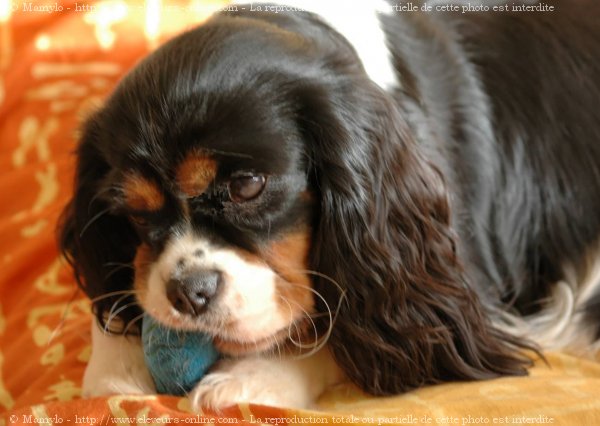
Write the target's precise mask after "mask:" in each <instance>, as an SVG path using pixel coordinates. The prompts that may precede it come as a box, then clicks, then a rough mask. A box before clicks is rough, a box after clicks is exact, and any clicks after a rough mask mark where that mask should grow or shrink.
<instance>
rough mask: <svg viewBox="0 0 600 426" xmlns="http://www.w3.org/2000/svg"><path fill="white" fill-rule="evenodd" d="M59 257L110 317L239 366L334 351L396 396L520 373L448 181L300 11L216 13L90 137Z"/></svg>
mask: <svg viewBox="0 0 600 426" xmlns="http://www.w3.org/2000/svg"><path fill="white" fill-rule="evenodd" d="M78 160H79V162H78V170H77V179H76V188H75V195H74V197H73V200H72V202H71V203H70V205H69V207H68V208H67V210H66V211H65V216H64V221H63V230H62V245H63V249H64V251H65V252H66V254H67V256H68V258H69V259H70V260H71V262H72V264H73V265H74V267H75V271H76V274H77V277H78V280H79V282H80V285H81V286H82V288H83V289H84V290H85V291H86V292H87V294H88V295H89V296H90V297H91V298H92V299H93V301H94V306H95V310H96V314H97V316H98V318H99V320H100V321H101V322H108V323H109V324H108V326H109V327H110V325H111V324H110V323H111V321H112V320H113V319H114V318H120V319H121V320H123V321H124V322H125V324H127V323H129V322H131V321H135V320H136V319H138V318H139V316H138V315H139V313H140V312H141V309H140V307H141V308H142V309H143V310H145V311H147V312H149V313H150V314H151V315H153V316H154V317H156V318H157V319H158V320H159V321H161V322H163V323H165V324H167V325H169V326H171V327H174V328H180V329H188V330H202V331H205V332H207V333H209V334H211V335H212V336H214V341H215V344H216V346H217V348H218V349H219V350H221V351H222V352H224V353H227V354H234V355H241V354H245V353H249V352H265V351H273V350H275V351H277V350H278V349H281V347H282V345H288V346H291V347H296V348H301V349H306V348H310V347H314V346H316V345H319V344H320V343H321V342H322V341H324V340H325V339H327V343H328V344H329V347H330V348H331V350H332V351H333V353H334V356H335V358H336V359H337V361H338V363H340V365H341V366H342V367H343V368H344V369H345V371H346V373H347V374H348V375H349V377H350V378H351V379H353V380H354V381H355V382H356V383H358V384H359V385H360V386H361V387H363V388H364V389H366V390H368V391H370V392H374V393H392V392H398V391H401V390H404V389H408V388H411V387H414V386H418V385H421V384H424V383H431V382H436V381H439V380H442V379H446V378H447V379H471V378H482V377H492V376H494V375H497V374H504V373H517V372H521V371H522V360H520V359H518V358H515V357H514V356H513V355H512V354H511V345H512V344H514V343H515V342H514V341H511V340H510V338H508V337H507V336H505V335H503V334H501V333H500V332H498V331H497V330H495V329H494V328H492V327H491V326H490V325H489V324H488V321H487V320H486V319H485V318H484V315H483V314H482V312H481V308H480V307H479V304H478V302H477V300H476V298H475V296H474V295H473V293H472V292H471V291H470V290H469V288H468V285H466V283H465V280H464V278H463V272H462V269H461V266H460V263H459V261H458V259H457V257H456V250H455V242H454V237H453V234H452V231H451V229H450V217H449V216H450V212H449V207H448V200H447V194H446V190H445V186H444V182H443V179H442V177H441V176H440V174H439V173H438V172H437V170H436V169H435V168H434V167H433V166H431V165H430V164H429V163H428V162H427V161H426V160H425V159H424V158H423V157H422V155H421V154H420V152H419V150H418V148H417V146H416V144H415V142H414V140H413V138H412V136H411V133H410V131H409V128H408V126H407V125H406V123H405V121H404V120H403V118H402V115H401V114H400V112H399V110H398V107H397V106H396V105H395V103H394V102H393V100H392V99H391V98H390V97H389V96H388V95H387V94H386V93H385V92H383V91H382V90H381V89H380V88H379V87H378V86H377V85H376V84H374V83H373V82H372V81H371V80H370V79H369V78H368V76H367V75H366V73H365V71H364V69H363V67H362V64H361V62H360V60H359V59H358V57H357V56H356V54H355V52H354V50H353V49H352V47H351V46H350V45H349V44H348V43H347V42H346V41H345V40H344V39H343V37H341V36H340V35H339V34H337V33H336V32H335V31H333V30H332V29H331V28H329V27H328V26H327V25H325V24H324V23H323V22H321V21H320V20H319V19H318V18H317V17H316V16H313V15H310V14H306V13H290V14H266V13H265V14H256V13H255V14H253V15H252V16H249V15H248V16H243V15H242V14H238V15H227V14H222V15H218V16H216V17H215V18H213V19H212V20H211V21H209V22H208V23H207V24H205V25H203V26H202V27H200V28H198V29H195V30H193V31H190V32H188V33H185V34H183V35H181V36H180V37H178V38H176V39H174V40H172V41H171V42H169V43H167V44H166V45H165V46H163V47H162V48H160V49H159V50H158V51H157V52H155V53H154V54H152V55H151V56H150V57H148V58H147V59H146V60H144V61H143V62H142V63H140V64H139V65H138V66H137V67H136V68H135V69H134V70H133V71H132V72H131V73H130V74H129V75H128V76H127V77H126V78H125V79H124V80H123V81H122V82H121V83H120V85H119V86H118V88H117V89H116V91H115V92H114V94H113V95H112V96H111V97H110V99H109V100H108V101H107V103H106V104H105V106H104V107H103V108H102V109H101V110H100V111H98V112H97V113H96V114H95V115H94V116H93V117H91V119H90V120H89V121H88V122H87V124H86V126H85V127H84V129H83V136H82V140H81V144H80V146H79V149H78Z"/></svg>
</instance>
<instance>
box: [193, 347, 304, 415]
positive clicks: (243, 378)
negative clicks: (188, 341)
mask: <svg viewBox="0 0 600 426" xmlns="http://www.w3.org/2000/svg"><path fill="white" fill-rule="evenodd" d="M281 367H282V366H281V365H279V364H278V363H277V362H273V361H272V360H267V359H260V358H251V359H241V360H222V361H220V362H219V363H218V364H217V366H216V368H215V369H214V370H213V372H212V373H210V374H207V375H206V376H205V377H204V378H203V379H202V380H201V381H200V383H198V385H196V387H195V388H194V389H193V390H192V392H190V394H189V398H190V404H191V406H192V408H193V409H194V410H196V411H198V410H199V408H201V407H202V408H208V409H211V410H214V411H217V412H219V411H220V410H221V409H223V408H226V407H229V406H231V405H235V404H237V403H240V402H245V403H252V404H259V405H268V406H277V407H296V408H302V407H305V406H306V405H307V400H308V396H307V395H306V389H305V386H304V383H302V382H301V381H300V382H298V380H297V377H296V378H295V377H291V376H290V373H291V372H290V371H287V372H286V371H284V369H282V368H281ZM292 376H293V375H292ZM295 379H296V380H295Z"/></svg>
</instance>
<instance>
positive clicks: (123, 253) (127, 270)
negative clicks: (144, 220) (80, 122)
mask: <svg viewBox="0 0 600 426" xmlns="http://www.w3.org/2000/svg"><path fill="white" fill-rule="evenodd" d="M77 159H78V163H77V169H76V176H75V188H74V195H73V198H72V199H71V201H70V202H69V204H68V205H67V206H66V207H65V209H64V211H63V213H62V217H61V221H60V224H59V228H58V233H59V243H60V248H61V251H62V253H63V254H64V255H65V257H66V259H67V261H68V262H69V263H70V264H71V265H72V267H73V270H74V273H75V278H76V280H77V283H78V285H79V287H80V288H81V289H82V290H83V291H84V292H85V293H86V294H87V295H88V296H89V297H90V298H91V299H92V301H93V307H94V313H95V315H96V317H97V318H98V320H99V323H100V324H102V325H105V322H106V320H107V319H108V317H109V316H110V318H111V321H110V323H109V324H108V327H107V329H109V330H111V331H119V330H121V331H122V330H124V327H122V326H123V325H126V324H128V323H129V321H130V320H132V319H133V318H135V317H136V316H137V315H138V314H139V312H140V311H139V309H138V308H137V305H136V304H135V302H134V298H133V296H132V294H131V293H128V292H129V291H130V290H131V289H132V283H133V266H132V265H131V262H132V260H133V258H134V256H135V250H136V246H137V244H138V243H139V242H138V239H137V235H136V233H135V231H134V230H133V228H132V226H131V224H130V223H129V221H128V220H127V218H125V217H122V216H118V215H115V214H113V212H112V211H111V208H110V205H109V202H108V201H109V199H110V191H107V190H106V188H104V187H103V181H104V180H105V178H106V175H107V173H108V172H109V166H108V164H107V163H106V161H105V160H104V159H103V157H102V155H101V153H100V152H99V141H98V132H97V122H96V120H95V118H94V117H92V118H91V119H89V120H88V122H87V123H86V125H85V126H84V129H83V133H82V138H81V141H80V144H79V147H78V150H77ZM114 292H117V293H114ZM112 293H114V294H112ZM111 294H112V295H111ZM117 318H118V319H120V320H122V321H112V319H117ZM130 329H131V328H130Z"/></svg>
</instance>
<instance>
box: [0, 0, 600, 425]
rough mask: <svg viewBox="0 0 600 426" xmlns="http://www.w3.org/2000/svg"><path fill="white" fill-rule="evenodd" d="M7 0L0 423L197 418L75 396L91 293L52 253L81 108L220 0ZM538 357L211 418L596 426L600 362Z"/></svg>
mask: <svg viewBox="0 0 600 426" xmlns="http://www.w3.org/2000/svg"><path fill="white" fill-rule="evenodd" d="M324 1H325V0H324ZM7 4H9V5H10V2H6V1H4V0H0V170H2V173H1V174H0V236H1V237H0V413H1V415H0V426H3V425H8V424H21V423H27V422H28V421H29V420H32V421H34V423H35V421H36V420H37V421H38V423H41V422H42V420H44V419H46V420H47V421H45V423H44V424H48V422H50V423H54V424H59V423H60V420H63V424H68V423H70V424H74V423H75V422H79V423H85V424H90V423H92V422H93V421H95V422H97V423H103V424H114V422H113V421H115V420H119V419H120V420H121V422H122V423H126V424H148V423H146V421H147V420H149V419H153V421H154V423H157V424H159V423H162V422H164V421H165V418H164V417H165V416H167V417H168V418H169V419H171V420H172V421H173V420H174V419H180V420H182V421H183V420H186V419H187V420H188V421H193V420H195V421H196V423H200V422H201V420H206V417H196V416H195V415H194V414H192V413H190V412H189V407H188V405H187V401H186V400H185V399H180V398H174V397H165V396H146V397H128V396H115V397H109V398H96V399H92V400H82V399H81V398H80V393H81V384H80V383H81V377H82V374H83V371H84V368H85V363H86V362H87V360H88V359H89V353H90V336H89V323H90V313H89V302H88V301H87V300H86V299H85V297H83V295H82V294H81V293H80V292H77V290H76V287H75V284H74V281H73V278H72V276H71V272H70V271H69V270H68V268H67V267H66V266H65V264H64V261H62V260H61V259H60V258H59V255H58V253H57V250H56V246H55V241H54V224H55V223H56V221H57V219H58V215H59V213H60V210H61V208H62V206H63V205H64V204H65V202H66V201H67V199H68V197H69V194H70V192H71V182H72V177H73V166H74V157H73V155H72V152H73V150H74V148H75V146H76V129H77V126H78V125H79V123H80V121H81V117H83V116H85V114H86V113H88V111H89V110H90V109H91V108H94V106H95V105H98V104H99V103H100V102H102V98H103V97H104V96H105V95H106V94H107V93H109V92H110V90H111V89H112V88H113V87H114V85H115V83H116V82H117V81H118V79H119V78H120V77H121V76H122V75H123V74H124V73H125V72H126V71H127V69H129V68H130V67H131V66H132V65H133V64H134V63H135V62H136V61H137V60H138V59H139V58H141V57H142V56H143V55H145V54H147V53H148V52H149V51H150V50H151V49H153V48H154V47H155V46H156V45H157V43H158V40H161V39H164V38H166V37H168V36H170V35H171V34H174V33H176V32H177V31H181V30H182V29H183V28H184V27H185V26H188V25H192V24H195V23H197V22H199V21H201V20H202V19H203V18H204V17H205V16H206V14H207V13H209V10H210V7H211V6H212V7H214V6H217V5H219V3H218V2H208V1H201V2H197V1H196V2H194V1H192V2H179V3H173V2H169V3H167V2H163V6H165V8H164V9H163V10H162V13H158V14H156V13H155V12H156V10H154V9H152V8H153V7H154V6H156V4H160V2H151V1H149V2H147V5H146V7H141V8H131V7H130V8H128V7H127V3H126V2H123V1H118V0H114V1H106V2H102V3H96V4H95V5H96V6H97V7H96V10H91V11H85V10H83V11H82V10H77V9H76V5H75V3H74V2H62V3H58V5H60V6H62V7H63V11H55V12H52V13H48V12H34V11H23V10H22V9H18V10H15V11H13V12H12V13H10V12H11V8H10V7H9V8H8V9H7V8H3V7H1V6H6V5H7ZM13 4H19V3H16V2H13ZM33 4H34V5H35V4H41V3H33ZM48 4H50V3H48ZM19 5H20V4H19ZM153 5H154V6H153ZM176 5H179V6H181V7H171V8H170V9H167V8H166V6H176ZM190 5H200V6H202V7H196V8H194V9H191V8H186V7H187V6H190ZM79 6H80V7H81V3H79ZM548 360H549V362H550V366H551V368H549V367H548V366H546V365H544V364H543V363H538V365H537V366H536V367H535V368H534V369H533V370H532V372H531V373H532V374H531V376H530V377H521V378H503V379H498V380H494V381H489V382H481V383H461V384H447V385H441V386H433V387H428V388H424V389H420V390H417V391H414V392H410V393H407V394H405V395H401V396H397V397H393V398H373V397H369V396H366V395H363V394H362V393H360V392H359V391H357V390H356V389H355V388H353V387H352V386H350V385H343V386H338V387H336V388H335V389H332V390H331V391H330V392H328V393H327V394H326V395H324V396H323V398H322V399H321V401H320V405H319V407H320V411H294V410H285V409H274V408H268V407H260V406H248V405H240V406H237V407H232V408H230V409H228V410H226V411H225V412H223V413H221V417H220V418H219V419H220V420H227V419H229V420H232V421H233V420H236V421H238V422H239V424H257V423H260V422H264V423H269V424H274V423H279V424H282V423H288V424H315V423H323V422H326V423H335V424H359V423H361V424H364V423H372V424H383V423H393V424H507V423H508V424H558V425H600V364H598V363H594V362H591V361H585V360H582V359H577V358H574V357H571V356H567V355H564V354H549V355H548ZM203 415H207V416H212V417H211V418H214V419H217V417H215V416H217V415H216V413H203ZM29 416H32V417H29ZM129 418H131V419H129Z"/></svg>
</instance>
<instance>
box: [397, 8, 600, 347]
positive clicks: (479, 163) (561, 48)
mask: <svg viewBox="0 0 600 426" xmlns="http://www.w3.org/2000/svg"><path fill="white" fill-rule="evenodd" d="M569 3H570V4H567V3H565V4H561V5H559V6H555V9H554V11H553V12H516V11H515V12H512V11H509V12H487V13H472V12H471V13H464V14H463V13H455V14H449V13H437V14H436V13H431V12H430V13H426V14H397V15H394V16H393V17H392V18H388V19H386V21H385V22H386V26H387V28H388V36H389V37H390V38H392V40H393V41H392V46H393V47H392V50H393V52H394V55H395V59H396V63H397V64H398V68H399V71H400V75H401V76H402V91H401V92H399V95H398V96H397V98H398V100H399V102H400V103H401V104H403V106H404V109H405V111H406V114H407V116H408V117H409V121H411V124H412V125H413V127H414V128H415V129H416V134H421V135H424V138H423V141H422V142H423V144H424V145H427V146H428V149H429V152H430V153H431V156H432V159H433V161H435V162H436V163H437V165H438V167H440V168H441V169H442V170H443V171H444V173H445V175H446V177H447V179H448V181H449V182H448V184H449V185H450V187H451V190H452V194H453V200H452V201H453V205H454V207H455V209H454V211H455V214H454V221H455V225H456V228H457V229H458V231H459V233H460V234H461V241H462V244H461V247H460V249H461V250H462V251H463V252H464V256H463V259H465V260H466V262H467V265H466V266H467V268H468V270H469V272H470V274H471V275H472V276H473V277H474V279H473V284H474V285H475V286H479V287H480V288H479V292H480V294H481V295H482V296H483V298H484V299H487V300H488V303H489V304H494V303H495V302H496V301H498V300H502V301H503V302H505V303H507V304H509V305H512V306H515V307H516V308H517V309H518V311H519V312H520V313H521V314H534V313H536V312H538V311H545V310H547V309H557V308H556V306H554V307H553V306H547V305H544V304H543V302H542V301H543V300H544V298H546V297H547V296H551V295H553V294H555V295H560V294H561V292H562V293H564V292H565V291H567V292H570V293H571V294H570V295H569V296H568V297H570V296H573V297H574V300H573V304H572V305H571V306H569V307H568V309H566V308H565V306H564V300H563V301H562V302H561V306H562V308H561V310H562V312H560V313H559V314H560V315H574V311H575V310H578V309H581V308H585V309H587V314H586V316H587V319H586V323H587V324H588V325H590V324H592V323H593V319H594V318H593V317H594V316H595V317H596V318H595V324H596V325H594V326H593V328H594V331H593V332H594V333H597V331H598V330H597V324H598V323H600V318H598V314H597V309H595V308H594V306H596V307H597V306H598V304H599V303H600V285H599V283H598V281H599V279H598V278H595V279H594V277H590V275H591V274H593V272H594V271H593V267H594V264H595V262H594V261H595V260H596V261H597V260H599V257H598V255H597V251H596V245H597V242H598V239H599V236H600V215H599V214H598V212H600V108H598V106H597V105H598V102H599V100H600V20H599V19H598V17H600V5H599V4H598V3H597V2H591V1H581V2H569ZM407 95H408V96H407ZM432 141H433V142H432ZM594 257H595V259H594ZM596 263H598V262H596ZM584 282H585V284H584ZM490 284H493V285H492V286H490ZM584 286H585V288H583V287H584ZM594 287H595V288H594ZM563 296H564V295H563ZM562 298H563V299H564V297H562ZM566 311H568V312H566ZM533 321H534V322H536V320H535V319H534V320H533ZM557 321H558V320H557V319H556V318H555V323H556V322H557ZM538 331H539V330H538ZM555 331H556V330H554V331H553V332H555ZM542 334H543V332H542ZM542 340H543V337H542Z"/></svg>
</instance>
